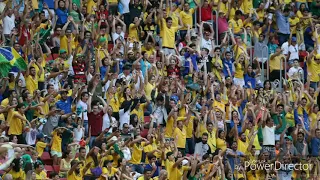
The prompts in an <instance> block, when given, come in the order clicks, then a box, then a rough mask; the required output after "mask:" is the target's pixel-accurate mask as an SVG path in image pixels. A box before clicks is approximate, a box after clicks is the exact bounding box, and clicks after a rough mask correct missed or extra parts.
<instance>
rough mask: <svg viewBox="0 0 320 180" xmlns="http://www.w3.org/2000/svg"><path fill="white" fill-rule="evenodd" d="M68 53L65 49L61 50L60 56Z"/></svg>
mask: <svg viewBox="0 0 320 180" xmlns="http://www.w3.org/2000/svg"><path fill="white" fill-rule="evenodd" d="M63 53H67V51H66V50H65V49H60V51H59V54H63Z"/></svg>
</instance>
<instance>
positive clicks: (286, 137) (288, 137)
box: [284, 136, 292, 141]
mask: <svg viewBox="0 0 320 180" xmlns="http://www.w3.org/2000/svg"><path fill="white" fill-rule="evenodd" d="M284 138H285V139H289V140H290V141H292V137H291V136H285V137H284Z"/></svg>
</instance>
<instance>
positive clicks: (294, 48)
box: [288, 37, 299, 66]
mask: <svg viewBox="0 0 320 180" xmlns="http://www.w3.org/2000/svg"><path fill="white" fill-rule="evenodd" d="M289 44H290V45H289V49H288V57H289V61H288V64H289V66H292V65H293V60H295V59H299V45H298V43H297V38H296V37H292V38H291V40H289Z"/></svg>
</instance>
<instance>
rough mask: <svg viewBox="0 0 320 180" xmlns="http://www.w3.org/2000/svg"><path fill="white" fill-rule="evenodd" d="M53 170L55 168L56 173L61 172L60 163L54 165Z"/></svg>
mask: <svg viewBox="0 0 320 180" xmlns="http://www.w3.org/2000/svg"><path fill="white" fill-rule="evenodd" d="M53 170H54V171H55V172H56V173H59V172H60V165H53Z"/></svg>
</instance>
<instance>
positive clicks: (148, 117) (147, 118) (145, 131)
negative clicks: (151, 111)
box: [140, 116, 150, 138]
mask: <svg viewBox="0 0 320 180" xmlns="http://www.w3.org/2000/svg"><path fill="white" fill-rule="evenodd" d="M144 123H145V124H148V123H150V116H144ZM148 131H149V129H144V130H143V131H141V134H140V135H141V136H142V137H144V138H146V137H147V135H148Z"/></svg>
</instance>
